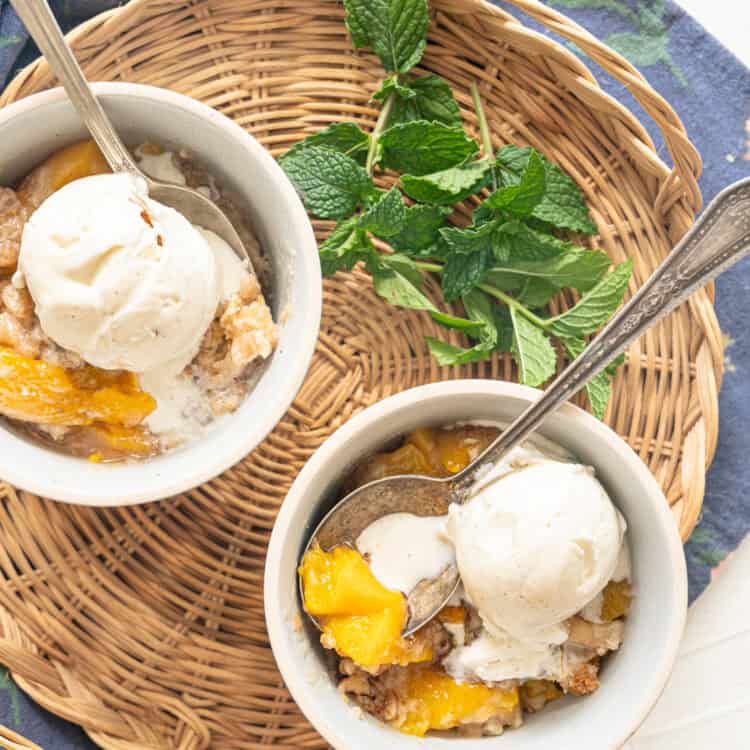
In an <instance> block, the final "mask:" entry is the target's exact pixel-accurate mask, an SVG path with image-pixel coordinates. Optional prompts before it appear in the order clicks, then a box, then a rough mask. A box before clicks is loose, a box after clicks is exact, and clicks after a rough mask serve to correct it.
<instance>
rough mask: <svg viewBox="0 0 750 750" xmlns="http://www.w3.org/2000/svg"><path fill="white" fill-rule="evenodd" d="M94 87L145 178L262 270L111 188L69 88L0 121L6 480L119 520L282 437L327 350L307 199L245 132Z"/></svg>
mask: <svg viewBox="0 0 750 750" xmlns="http://www.w3.org/2000/svg"><path fill="white" fill-rule="evenodd" d="M96 89H97V94H98V95H99V96H100V98H101V99H102V101H103V103H104V105H105V108H107V109H108V113H109V114H110V116H111V117H112V119H113V121H114V123H115V126H116V127H117V128H118V130H119V131H120V133H121V135H122V136H123V139H124V140H125V142H126V143H128V144H129V146H131V148H133V149H134V151H135V153H136V157H137V159H138V161H139V163H140V166H141V168H142V169H143V170H144V171H145V172H146V173H150V174H151V175H152V176H154V177H156V178H161V179H167V180H170V181H173V182H180V183H182V184H188V185H190V186H192V187H196V188H198V189H200V190H201V191H202V192H204V194H205V195H207V196H208V197H209V198H210V199H211V200H213V201H214V202H216V203H217V204H218V205H219V206H220V207H221V208H222V209H224V211H225V213H227V215H228V216H229V217H230V219H231V220H232V223H233V224H234V225H235V228H236V229H237V230H238V232H239V233H240V235H241V236H242V238H243V241H244V242H245V244H246V245H247V246H248V248H249V250H250V253H251V257H252V260H253V265H254V271H255V273H252V272H251V271H250V270H249V269H247V268H245V267H244V265H243V264H242V262H241V261H240V260H239V258H237V257H236V256H235V255H234V253H233V252H232V251H231V249H230V248H229V246H228V245H227V244H226V243H224V242H223V240H221V239H220V238H219V237H218V236H216V235H213V234H211V233H210V232H207V231H205V230H203V229H202V228H200V227H195V226H192V225H191V224H190V223H189V222H188V221H187V220H186V219H185V218H184V217H183V216H181V215H180V214H179V213H177V212H176V211H174V210H173V209H170V208H168V207H166V206H163V205H161V204H158V203H157V202H155V201H153V200H151V199H150V198H149V197H148V195H147V191H146V187H145V184H143V182H142V181H141V180H139V179H138V178H135V177H132V176H129V175H124V174H118V175H112V174H108V173H107V172H108V170H107V168H106V164H105V163H104V162H103V159H102V157H101V155H100V154H99V153H98V151H97V149H96V148H95V147H94V146H93V144H92V143H90V142H87V141H86V140H85V136H86V134H85V132H84V131H83V128H82V126H81V124H80V123H79V122H78V121H77V118H76V116H75V113H74V112H73V108H72V105H70V103H69V102H68V101H67V99H66V98H65V95H64V94H63V93H62V92H61V91H53V92H45V93H43V94H39V95H36V96H33V97H30V98H29V99H27V100H24V101H22V102H19V103H17V104H15V105H13V106H11V107H8V108H6V109H4V110H3V111H2V112H0V136H2V137H1V138H0V140H1V141H2V144H9V143H12V144H13V148H12V149H10V148H9V147H8V146H7V145H6V146H5V147H3V146H2V145H0V184H2V185H3V189H2V195H1V196H0V197H1V198H2V222H3V224H2V231H3V235H2V240H3V242H2V246H3V259H2V263H3V266H2V269H0V270H1V271H2V280H1V282H0V284H1V285H2V290H0V293H1V294H2V300H3V306H2V311H1V312H0V316H1V317H0V359H1V360H2V362H1V363H0V367H2V373H0V374H1V376H2V377H1V378H0V392H2V395H0V413H1V414H2V416H3V417H4V424H3V425H2V428H0V442H1V443H2V444H3V449H2V451H0V452H2V454H3V457H2V459H0V461H1V462H2V465H0V476H2V477H3V478H4V479H6V480H8V481H11V482H12V483H14V484H16V485H18V486H20V487H22V488H24V489H29V490H32V491H35V492H37V493H39V494H43V495H46V496H50V497H53V498H56V499H61V500H67V501H71V502H84V503H92V504H120V503H128V502H143V501H146V500H152V499H157V498H158V497H163V496H165V495H168V494H172V493H174V492H178V491H181V490H185V489H188V488H190V487H192V486H195V485H196V484H199V483H200V482H202V481H205V480H206V479H209V478H211V477H212V476H215V475H216V474H218V473H220V472H221V471H222V470H224V469H225V468H227V467H228V466H230V465H231V464H232V463H234V462H236V461H237V460H239V459H240V458H242V456H244V455H245V454H246V453H247V452H249V451H250V450H251V449H252V448H253V447H254V446H255V445H256V444H257V443H258V442H259V441H260V440H262V439H263V437H265V435H266V434H267V433H268V431H270V429H271V428H272V427H273V426H274V425H275V423H276V421H277V420H278V419H279V418H280V417H281V415H282V414H283V412H284V411H285V409H286V408H287V406H288V405H289V403H290V402H291V400H292V398H293V397H294V395H295V394H296V391H297V389H298V388H299V386H300V384H301V382H302V379H303V377H304V374H305V372H306V370H307V366H308V364H309V361H310V358H311V356H312V351H313V349H314V345H315V340H316V337H317V330H318V323H319V316H320V284H319V262H318V259H317V250H316V246H315V241H314V236H313V234H312V229H311V227H310V224H309V221H308V219H307V217H306V215H305V213H304V209H303V208H302V206H301V204H300V202H299V200H298V198H297V196H296V194H295V192H294V190H293V188H292V187H291V185H290V184H289V183H288V181H287V179H286V177H285V176H284V175H283V172H281V170H280V169H279V168H278V166H277V165H276V163H275V161H274V160H273V158H272V157H271V156H270V155H269V154H268V153H266V152H265V151H264V149H263V148H262V147H261V146H260V145H259V144H258V143H257V142H255V141H254V139H252V137H251V136H249V135H248V134H247V133H245V132H244V131H243V130H242V129H241V128H240V127H239V126H237V125H235V124H234V123H232V122H231V121H230V120H228V119H227V118H225V117H223V116H222V115H220V114H219V113H218V112H216V111H214V110H211V109H210V108H208V107H206V106H204V105H201V104H199V103H198V102H195V101H193V100H191V99H188V98H187V97H183V96H180V95H178V94H174V93H172V92H168V91H164V90H161V89H155V88H152V87H145V86H136V85H130V84H99V85H97V87H96ZM6 448H7V450H6ZM42 466H43V467H44V469H43V471H40V467H42Z"/></svg>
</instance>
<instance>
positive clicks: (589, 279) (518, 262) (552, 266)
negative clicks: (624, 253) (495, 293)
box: [485, 224, 612, 307]
mask: <svg viewBox="0 0 750 750" xmlns="http://www.w3.org/2000/svg"><path fill="white" fill-rule="evenodd" d="M485 226H490V225H489V224H487V225H485ZM611 264H612V261H611V260H610V258H609V256H608V255H607V254H606V253H604V252H602V251H601V250H589V249H588V248H585V247H577V246H574V247H571V248H570V250H568V252H566V253H561V254H560V255H557V256H555V257H554V258H545V259H543V260H523V259H518V258H517V257H515V258H514V257H512V256H511V257H510V258H509V259H508V260H507V261H506V262H504V263H497V262H496V263H493V265H492V276H493V278H494V279H495V280H497V279H498V277H499V274H504V275H509V276H523V277H533V278H537V279H543V280H544V281H548V282H549V283H550V284H552V285H553V286H555V287H556V288H557V289H563V288H564V287H573V289H577V290H578V291H580V292H586V291H588V290H589V289H592V288H593V287H594V286H595V285H596V284H597V283H599V281H600V280H601V279H602V277H603V276H604V274H605V273H606V272H607V269H608V268H609V267H610V265H611ZM490 283H491V282H490ZM503 288H505V284H504V283H503ZM534 306H535V307H536V305H534Z"/></svg>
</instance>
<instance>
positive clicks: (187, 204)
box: [146, 177, 255, 273]
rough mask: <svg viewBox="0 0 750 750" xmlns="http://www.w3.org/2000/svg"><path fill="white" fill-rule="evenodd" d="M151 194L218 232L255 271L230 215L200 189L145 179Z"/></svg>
mask: <svg viewBox="0 0 750 750" xmlns="http://www.w3.org/2000/svg"><path fill="white" fill-rule="evenodd" d="M146 183H147V185H148V194H149V197H151V198H153V200H155V201H158V202H159V203H163V204H164V205H165V206H169V207H170V208H173V209H174V210H175V211H177V212H178V213H181V214H182V215H183V216H184V217H185V218H186V219H187V220H188V221H189V222H190V223H191V224H193V225H194V226H198V227H203V229H208V230H210V231H211V232H213V233H214V234H217V235H218V236H219V237H221V239H223V240H224V242H226V243H227V244H228V245H229V247H231V248H232V250H234V252H235V254H236V255H237V256H238V257H239V259H240V260H241V261H243V263H244V264H245V267H246V268H247V270H248V271H250V273H255V269H254V268H253V262H252V260H251V259H250V254H249V253H248V251H247V248H246V247H245V244H244V243H243V242H242V239H241V238H240V235H239V233H238V232H237V230H236V229H235V228H234V225H233V224H232V222H231V221H229V219H228V217H227V215H226V214H225V213H224V212H223V211H222V210H221V209H220V208H219V207H218V206H217V205H216V204H215V203H214V202H213V201H212V200H210V199H209V198H207V197H206V196H205V195H203V194H202V193H199V192H198V191H197V190H193V189H192V188H189V187H184V186H182V185H173V184H172V183H169V182H158V181H156V180H152V179H151V178H148V177H147V178H146Z"/></svg>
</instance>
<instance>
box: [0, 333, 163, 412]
mask: <svg viewBox="0 0 750 750" xmlns="http://www.w3.org/2000/svg"><path fill="white" fill-rule="evenodd" d="M155 408H156V401H155V400H154V399H153V398H152V397H151V396H150V395H149V394H148V393H145V392H144V391H142V390H141V389H140V386H139V385H138V378H137V377H136V376H135V375H133V374H132V373H123V372H108V371H105V370H98V369H97V368H94V367H83V368H81V369H80V370H65V369H64V368H63V367H60V366H59V365H53V364H51V363H49V362H45V361H43V360H39V359H32V358H30V357H25V356H23V355H22V354H18V353H17V352H15V351H13V350H12V349H9V348H7V347H0V414H3V415H5V416H6V417H10V418H11V419H19V420H22V421H24V422H33V423H36V424H48V425H53V424H54V425H65V426H68V427H71V426H80V425H91V424H94V423H97V422H102V423H104V424H109V425H119V426H121V427H134V426H135V425H138V424H140V423H141V422H142V421H143V420H144V419H145V418H146V417H147V416H148V415H149V414H150V413H151V412H152V411H153V410H154V409H155Z"/></svg>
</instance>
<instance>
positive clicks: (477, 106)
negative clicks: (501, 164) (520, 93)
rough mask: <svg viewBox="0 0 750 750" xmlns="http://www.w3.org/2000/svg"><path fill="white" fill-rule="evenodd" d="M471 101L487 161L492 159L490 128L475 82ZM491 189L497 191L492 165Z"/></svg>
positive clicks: (473, 82)
mask: <svg viewBox="0 0 750 750" xmlns="http://www.w3.org/2000/svg"><path fill="white" fill-rule="evenodd" d="M471 101H472V102H473V104H474V111H475V112H476V113H477V120H478V122H479V133H480V135H481V136H482V149H483V150H484V155H485V156H486V157H487V158H488V159H493V156H494V154H493V150H492V138H491V136H490V127H489V125H488V124H487V116H486V115H485V114H484V105H483V104H482V99H481V97H480V96H479V88H478V87H477V84H476V81H472V82H471ZM492 189H493V190H497V175H496V174H495V165H494V164H493V165H492Z"/></svg>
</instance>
